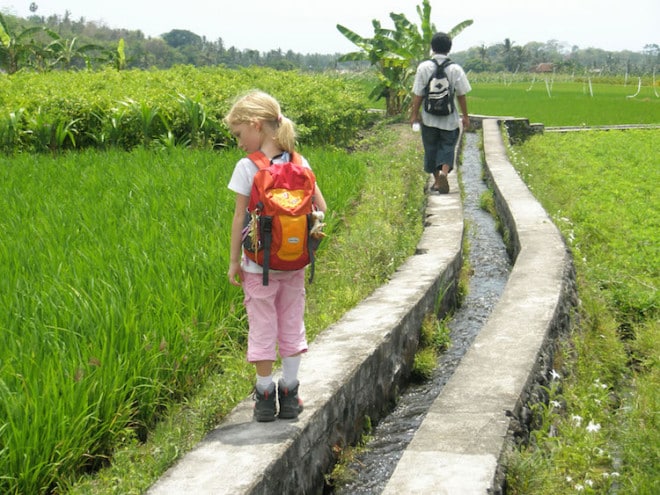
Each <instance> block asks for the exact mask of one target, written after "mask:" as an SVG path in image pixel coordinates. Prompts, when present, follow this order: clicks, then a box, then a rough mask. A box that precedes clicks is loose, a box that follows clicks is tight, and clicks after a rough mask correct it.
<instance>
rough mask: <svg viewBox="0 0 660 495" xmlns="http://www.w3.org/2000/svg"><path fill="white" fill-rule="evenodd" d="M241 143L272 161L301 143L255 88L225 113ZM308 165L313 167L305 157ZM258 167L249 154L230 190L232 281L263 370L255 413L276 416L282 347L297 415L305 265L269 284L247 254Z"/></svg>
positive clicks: (288, 394) (284, 393)
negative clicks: (246, 236) (244, 239)
mask: <svg viewBox="0 0 660 495" xmlns="http://www.w3.org/2000/svg"><path fill="white" fill-rule="evenodd" d="M225 122H226V123H227V125H228V126H229V128H230V130H231V132H232V134H233V135H234V136H235V137H236V140H237V141H238V146H239V147H240V148H241V149H242V150H244V151H245V152H246V153H247V154H250V153H252V152H254V151H259V150H260V151H262V152H263V153H264V154H265V155H266V156H267V157H268V158H270V159H271V162H272V163H278V162H286V161H289V159H290V156H291V154H292V153H293V151H294V146H295V139H296V134H295V129H294V125H293V122H291V120H289V119H288V118H286V117H284V116H283V115H282V113H281V110H280V105H279V103H278V102H277V100H275V99H274V98H273V97H272V96H270V95H268V94H266V93H263V92H261V91H252V92H250V93H248V94H246V95H244V96H242V97H241V98H239V99H238V100H237V101H236V103H234V105H233V106H232V108H231V110H230V111H229V113H228V114H227V116H226V117H225ZM302 161H303V165H304V166H306V167H309V164H308V163H307V161H306V160H305V159H304V158H303V159H302ZM257 170H258V168H257V166H256V165H255V164H254V163H253V162H252V161H251V160H250V159H248V158H242V159H241V160H239V161H238V163H237V164H236V167H235V168H234V172H233V174H232V177H231V179H230V181H229V185H228V187H229V189H230V190H232V191H234V192H235V193H236V206H235V210H234V218H233V221H232V229H231V253H230V260H229V271H228V276H229V281H230V282H231V283H232V284H233V285H237V286H241V285H242V287H243V292H244V293H245V299H244V303H245V308H246V310H247V315H248V324H249V331H248V350H247V359H248V361H249V362H251V363H254V364H255V367H256V372H257V381H256V386H255V401H256V403H255V408H254V417H255V419H256V420H257V421H274V420H275V415H276V407H275V383H274V381H273V363H274V362H275V359H276V356H277V354H276V352H277V351H276V348H277V347H278V346H279V353H280V356H281V357H282V378H281V379H280V380H279V382H278V384H277V389H278V390H277V391H278V398H279V400H278V402H279V417H280V418H283V419H294V418H297V417H298V414H299V413H300V411H302V401H301V400H300V399H299V397H298V385H299V382H298V368H299V366H300V359H301V354H302V353H303V352H306V351H307V340H306V337H305V323H304V320H303V316H304V311H305V273H304V272H305V270H304V269H300V270H294V271H275V270H271V271H270V275H269V284H268V285H263V279H262V273H263V270H262V268H261V266H260V265H258V264H256V263H255V262H253V261H251V260H250V259H248V258H247V257H246V256H244V255H243V250H242V230H243V227H244V225H245V216H246V211H247V206H248V202H249V196H250V191H251V189H252V181H253V179H254V175H255V174H256V172H257ZM314 203H315V205H316V207H317V208H318V209H319V210H320V211H323V212H325V210H326V203H325V200H324V199H323V195H322V194H321V191H320V189H319V188H318V185H317V186H316V189H315V191H314Z"/></svg>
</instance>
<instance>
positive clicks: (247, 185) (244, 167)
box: [227, 152, 311, 273]
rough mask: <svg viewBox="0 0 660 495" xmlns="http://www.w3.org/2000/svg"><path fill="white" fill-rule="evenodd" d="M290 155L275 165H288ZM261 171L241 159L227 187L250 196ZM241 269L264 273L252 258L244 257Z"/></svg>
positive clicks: (303, 162) (249, 162) (247, 159)
mask: <svg viewBox="0 0 660 495" xmlns="http://www.w3.org/2000/svg"><path fill="white" fill-rule="evenodd" d="M300 158H301V160H302V165H303V167H307V168H311V167H310V166H309V163H308V162H307V160H306V159H305V157H304V156H302V155H301V156H300ZM290 159H291V158H290V156H289V153H286V152H285V153H283V154H282V155H280V156H278V157H276V158H274V159H273V163H286V162H288V161H289V160H290ZM258 170H259V167H257V165H256V164H255V163H254V162H253V161H252V160H250V159H249V158H247V157H245V158H241V159H240V160H239V161H238V162H237V163H236V166H235V167H234V172H233V173H232V174H231V179H229V184H228V185H227V187H228V188H229V189H230V190H231V191H234V192H235V193H237V194H241V195H243V196H248V197H249V196H250V192H251V191H252V181H253V180H254V175H255V174H256V173H257V171H258ZM241 268H242V269H243V270H244V271H246V272H248V273H263V268H262V267H261V265H259V264H257V263H255V262H254V261H252V260H251V259H250V258H248V257H247V256H245V252H244V251H243V255H242V256H241ZM270 271H274V272H276V271H277V270H273V269H271V270H270Z"/></svg>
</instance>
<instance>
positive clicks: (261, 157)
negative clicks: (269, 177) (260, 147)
mask: <svg viewBox="0 0 660 495" xmlns="http://www.w3.org/2000/svg"><path fill="white" fill-rule="evenodd" d="M290 155H291V163H294V164H296V165H302V157H301V156H300V154H299V153H296V152H295V151H293V152H291V153H290ZM248 158H249V159H250V160H252V162H253V163H254V164H255V165H256V166H257V167H259V169H264V168H268V167H270V165H271V161H270V159H269V158H268V157H267V156H266V155H265V154H264V152H263V151H255V152H254V153H250V154H249V155H248Z"/></svg>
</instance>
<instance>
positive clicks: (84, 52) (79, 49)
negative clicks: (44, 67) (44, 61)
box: [45, 30, 104, 69]
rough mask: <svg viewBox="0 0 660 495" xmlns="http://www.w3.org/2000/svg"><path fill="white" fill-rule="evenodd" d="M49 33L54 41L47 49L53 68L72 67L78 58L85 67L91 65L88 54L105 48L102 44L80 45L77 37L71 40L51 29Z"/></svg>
mask: <svg viewBox="0 0 660 495" xmlns="http://www.w3.org/2000/svg"><path fill="white" fill-rule="evenodd" d="M48 34H49V35H50V36H51V37H52V38H53V41H52V42H51V43H50V44H49V45H48V46H47V47H46V50H45V51H46V53H48V55H49V63H50V66H51V67H53V68H56V67H61V68H63V69H70V68H71V67H72V66H73V64H74V63H75V61H76V60H82V61H83V62H84V63H85V67H90V65H91V61H90V58H89V55H88V54H89V53H90V52H99V53H100V52H102V51H103V50H104V48H103V47H102V46H100V45H94V44H86V45H79V44H78V38H77V37H74V38H73V39H71V40H69V39H65V38H62V37H61V36H59V35H58V34H57V33H55V32H52V31H50V30H49V31H48Z"/></svg>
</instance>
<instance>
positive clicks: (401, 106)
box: [337, 0, 473, 116]
mask: <svg viewBox="0 0 660 495" xmlns="http://www.w3.org/2000/svg"><path fill="white" fill-rule="evenodd" d="M417 14H418V15H419V17H420V22H421V29H420V28H418V27H417V26H416V25H415V24H413V23H412V22H410V21H409V20H408V19H407V18H406V16H405V15H403V14H395V13H390V18H391V19H392V21H393V22H394V29H385V28H383V27H382V26H381V23H380V22H379V21H377V20H375V19H374V20H373V21H372V25H373V27H374V37H373V38H364V37H362V36H360V35H359V34H357V33H355V32H353V31H351V30H350V29H348V28H347V27H345V26H342V25H341V24H337V29H338V30H339V32H340V33H342V34H343V35H344V36H345V37H346V38H347V39H348V40H349V41H350V42H351V43H353V44H354V45H356V46H357V47H358V48H360V50H359V51H356V52H352V53H347V54H346V55H343V56H342V57H340V59H339V60H340V61H342V62H346V61H358V60H368V61H369V62H370V63H371V65H372V66H375V67H376V68H377V69H378V84H377V85H376V87H375V88H374V89H373V91H372V92H371V95H370V96H371V97H372V98H375V99H379V98H385V102H386V109H387V110H386V112H387V115H388V116H394V115H400V114H401V113H402V112H403V111H404V110H406V109H407V107H408V104H409V102H410V87H411V83H412V79H413V77H414V75H415V70H416V68H417V64H418V63H419V62H420V61H421V60H423V59H424V58H426V57H427V56H428V55H427V54H428V50H429V47H430V46H431V38H432V37H433V34H434V33H435V32H436V31H437V30H436V28H435V25H434V24H433V23H431V5H430V3H429V0H424V1H423V3H422V6H421V7H420V6H417ZM472 22H473V21H472V20H466V21H463V22H461V23H459V24H458V25H456V26H454V27H453V28H452V29H451V30H450V31H449V33H448V34H449V35H450V36H452V37H454V36H456V35H457V34H459V33H460V32H461V31H463V29H465V28H466V27H468V26H470V25H471V24H472Z"/></svg>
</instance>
